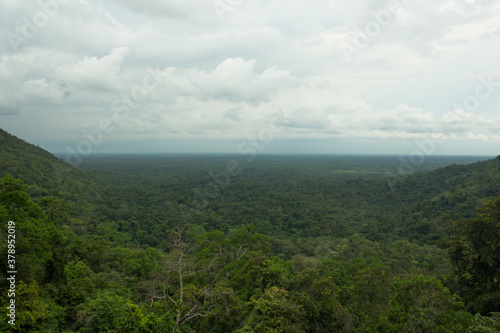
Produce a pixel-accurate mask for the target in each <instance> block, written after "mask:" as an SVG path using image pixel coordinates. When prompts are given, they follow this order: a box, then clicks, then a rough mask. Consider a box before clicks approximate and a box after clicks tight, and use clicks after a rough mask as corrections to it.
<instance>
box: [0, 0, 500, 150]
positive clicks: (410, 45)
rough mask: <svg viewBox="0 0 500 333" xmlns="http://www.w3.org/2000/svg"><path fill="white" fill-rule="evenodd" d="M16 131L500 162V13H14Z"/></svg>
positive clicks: (98, 4)
mask: <svg viewBox="0 0 500 333" xmlns="http://www.w3.org/2000/svg"><path fill="white" fill-rule="evenodd" d="M0 32H1V34H0V35H1V39H0V128H2V129H4V130H6V131H8V132H10V133H12V134H14V135H16V136H18V137H20V138H22V139H24V140H26V141H28V142H30V143H33V144H37V145H39V146H41V147H42V148H44V149H47V150H48V151H50V152H52V153H58V154H66V155H67V158H68V159H70V158H73V159H81V158H84V157H85V156H88V155H90V154H93V153H111V152H114V153H234V154H251V153H262V154H266V153H284V154H294V153H297V154H304V153H306V154H307V153H313V154H400V155H408V156H410V157H411V156H417V155H420V156H428V155H491V156H496V155H499V154H500V1H493V0H391V1H381V0H372V1H366V0H363V1H361V0H351V1H345V0H314V1H305V0H286V1H285V0H163V1H156V0H98V1H97V0H40V1H34V0H2V1H1V2H0Z"/></svg>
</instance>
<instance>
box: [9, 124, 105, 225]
mask: <svg viewBox="0 0 500 333" xmlns="http://www.w3.org/2000/svg"><path fill="white" fill-rule="evenodd" d="M7 174H10V175H12V176H14V177H16V178H19V179H21V180H22V181H23V182H24V183H25V184H27V185H28V186H29V187H28V193H29V194H30V195H31V196H32V197H33V198H34V199H36V198H40V197H42V196H51V195H52V196H58V197H61V198H64V199H67V200H68V201H70V202H72V203H74V207H75V210H74V211H73V212H74V213H77V216H82V215H84V211H87V210H89V209H91V206H92V205H90V204H89V203H90V202H91V201H93V200H95V199H96V198H98V195H97V191H96V188H97V187H96V186H95V181H94V179H95V175H93V174H92V173H90V172H87V171H84V170H80V169H77V168H74V167H72V166H71V165H69V164H67V163H66V162H64V161H63V160H61V159H59V158H57V157H55V156H54V155H52V154H51V153H49V152H48V151H46V150H44V149H42V148H40V147H38V146H35V145H33V144H30V143H28V142H26V141H24V140H22V139H20V138H18V137H16V136H14V135H11V134H9V133H7V132H6V131H4V130H2V129H0V178H3V177H4V176H5V175H7Z"/></svg>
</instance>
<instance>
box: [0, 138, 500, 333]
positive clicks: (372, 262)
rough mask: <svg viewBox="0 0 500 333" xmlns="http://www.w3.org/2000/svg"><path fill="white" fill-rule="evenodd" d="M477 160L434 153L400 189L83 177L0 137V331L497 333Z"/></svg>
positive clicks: (103, 163)
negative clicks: (11, 245) (12, 238)
mask: <svg viewBox="0 0 500 333" xmlns="http://www.w3.org/2000/svg"><path fill="white" fill-rule="evenodd" d="M479 159H480V158H472V157H471V158H468V157H430V156H429V157H428V158H427V159H426V163H424V164H423V165H421V166H419V167H418V168H416V170H415V171H418V172H416V173H414V174H407V175H397V176H396V178H398V181H397V182H395V181H394V179H393V177H392V176H393V175H392V176H391V177H389V178H387V177H386V175H387V172H388V170H389V171H390V170H394V169H397V168H398V167H399V166H400V163H401V162H400V160H399V159H398V158H397V157H391V156H377V157H375V156H372V157H363V156H307V157H304V156H302V157H294V156H259V158H257V159H255V160H253V161H252V163H249V162H248V161H247V160H246V159H244V158H243V157H242V156H194V155H193V156H133V157H131V156H106V157H103V156H88V157H86V158H85V159H84V161H83V164H82V165H81V168H79V169H78V168H74V167H72V166H70V165H68V164H66V163H65V162H63V161H62V160H60V159H58V158H56V157H54V156H52V155H51V154H50V153H48V152H46V151H44V150H43V149H41V148H39V147H35V146H33V145H30V144H28V143H26V142H24V141H22V140H19V139H17V138H15V137H14V136H12V135H10V134H8V133H6V132H4V131H2V130H0V177H3V178H0V251H1V252H2V253H6V252H7V249H8V243H7V237H6V233H7V232H8V229H7V223H6V222H7V221H15V226H16V269H17V270H18V274H17V277H16V278H17V280H16V286H17V290H16V293H17V300H18V303H17V305H18V307H17V319H16V320H17V321H16V325H17V326H10V324H7V323H6V322H1V323H0V331H6V332H8V331H26V332H28V331H29V332H70V331H71V332H73V331H74V332H78V331H79V332H214V333H215V332H221V333H222V332H224V333H225V332H314V333H319V332H373V331H375V330H377V329H378V330H379V331H384V332H404V331H416V332H423V331H426V332H440V331H442V332H453V331H457V332H459V331H460V332H466V331H467V330H468V331H470V332H493V331H495V330H498V321H499V320H498V314H496V313H491V314H489V312H491V311H498V304H500V301H499V296H498V295H499V294H498V290H499V289H500V288H499V285H498V283H499V280H498V276H499V272H498V269H499V268H498V262H500V260H499V259H500V258H499V252H498V251H499V250H500V246H499V245H500V244H499V243H498V242H499V239H500V237H499V236H500V235H499V232H498V231H499V230H498V228H499V222H498V220H499V215H500V213H499V205H500V204H499V202H500V199H499V198H498V194H499V193H498V188H500V157H498V158H496V159H492V160H488V161H484V162H477V161H478V160H479ZM472 162H476V163H472ZM228 163H237V164H238V165H239V167H241V172H239V173H238V174H233V175H230V176H229V178H227V175H225V176H221V175H223V173H221V171H223V170H227V165H228ZM461 163H472V164H466V165H460V164H461ZM450 164H452V165H450ZM446 165H448V166H446ZM443 166H446V167H443ZM484 203H486V204H484ZM483 204H484V206H483V207H482V208H481V209H480V210H479V211H478V213H477V215H476V216H475V217H474V213H475V211H476V209H477V208H478V207H481V206H482V205H483ZM444 214H446V215H444ZM443 216H448V217H449V218H448V217H446V218H443ZM449 220H455V221H456V222H454V223H452V224H451V228H447V227H448V222H447V221H449ZM450 235H451V237H448V236H450ZM444 245H446V246H447V247H448V250H449V257H448V258H447V257H446V256H445V252H446V250H445V249H444ZM0 265H1V267H2V270H1V272H0V276H1V277H2V280H0V286H1V288H2V290H7V289H8V288H9V286H8V282H7V280H6V279H5V277H6V276H5V272H7V271H8V269H7V261H6V257H5V256H4V257H2V258H1V259H0ZM408 276H411V277H412V278H408ZM445 286H447V287H448V288H450V289H451V290H452V291H453V292H451V291H450V290H449V289H448V288H446V287H445ZM454 293H456V294H459V295H460V296H461V298H460V297H458V296H457V295H455V294H454ZM6 295H7V293H2V294H1V295H0V305H1V307H2V309H3V310H2V311H1V313H2V316H4V317H5V309H6V305H7V303H8V302H9V299H8V298H7V296H6ZM462 299H463V300H464V302H465V305H464V303H463V302H462ZM465 309H467V310H468V311H469V312H471V313H468V312H466V311H465ZM476 312H480V313H481V314H476ZM473 314H475V316H473Z"/></svg>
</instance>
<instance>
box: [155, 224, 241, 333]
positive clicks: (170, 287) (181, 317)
mask: <svg viewBox="0 0 500 333" xmlns="http://www.w3.org/2000/svg"><path fill="white" fill-rule="evenodd" d="M169 247H170V252H169V253H168V254H167V256H166V260H165V262H164V264H163V265H162V267H161V269H160V270H158V271H156V272H154V273H153V274H152V279H151V281H150V282H149V291H150V292H149V295H150V301H151V304H153V302H155V301H162V300H166V301H168V302H169V303H170V304H171V305H172V307H173V309H174V312H175V326H174V329H173V332H175V330H176V329H178V328H180V327H181V326H182V325H184V324H186V323H187V322H188V321H190V320H192V319H194V318H197V317H207V316H209V315H211V314H212V313H214V310H215V307H216V306H217V305H218V304H220V303H221V302H223V301H224V300H225V299H227V298H228V297H229V295H231V294H232V293H231V290H230V289H229V288H227V287H226V281H225V279H224V277H221V276H218V274H217V270H216V269H217V267H218V263H219V259H220V255H218V254H217V253H214V254H213V255H212V256H211V257H210V258H206V257H205V258H200V257H197V256H196V255H195V252H196V246H195V245H194V244H187V243H185V242H184V240H183V239H182V231H177V232H176V233H175V234H174V235H173V236H172V237H171V238H170V240H169Z"/></svg>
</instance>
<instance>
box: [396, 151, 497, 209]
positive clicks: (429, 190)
mask: <svg viewBox="0 0 500 333" xmlns="http://www.w3.org/2000/svg"><path fill="white" fill-rule="evenodd" d="M394 190H395V191H396V192H397V193H399V194H400V195H401V198H402V200H403V201H405V202H407V203H411V204H412V207H413V208H412V209H413V210H414V211H416V212H420V214H422V215H423V216H426V217H431V216H435V215H436V214H442V213H443V212H446V213H448V214H450V215H452V217H455V218H457V217H462V218H464V217H471V216H473V215H474V214H475V212H476V209H477V208H478V207H479V206H481V204H482V203H484V202H485V201H486V200H487V199H489V198H491V197H495V196H498V195H499V194H500V156H497V157H496V158H494V159H491V160H487V161H482V162H476V163H472V164H466V165H450V166H447V167H443V168H439V169H437V170H433V171H428V172H424V173H416V174H413V175H410V176H408V177H407V178H405V179H404V181H402V182H400V183H398V184H397V185H396V186H395V187H394Z"/></svg>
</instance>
